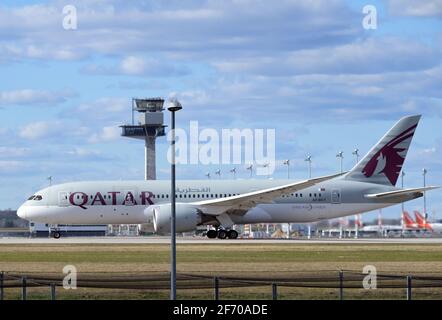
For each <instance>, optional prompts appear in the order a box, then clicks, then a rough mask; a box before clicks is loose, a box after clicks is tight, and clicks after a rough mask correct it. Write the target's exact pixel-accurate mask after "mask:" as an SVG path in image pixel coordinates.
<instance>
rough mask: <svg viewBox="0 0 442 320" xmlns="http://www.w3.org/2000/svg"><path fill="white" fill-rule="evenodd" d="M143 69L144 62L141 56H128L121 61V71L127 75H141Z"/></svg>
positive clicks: (144, 66) (144, 67)
mask: <svg viewBox="0 0 442 320" xmlns="http://www.w3.org/2000/svg"><path fill="white" fill-rule="evenodd" d="M145 69H146V62H145V61H144V59H142V58H138V57H134V56H129V57H126V58H124V60H123V61H122V62H121V71H122V72H123V73H125V74H128V75H141V74H143V73H144V72H145Z"/></svg>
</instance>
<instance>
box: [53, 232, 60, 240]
mask: <svg viewBox="0 0 442 320" xmlns="http://www.w3.org/2000/svg"><path fill="white" fill-rule="evenodd" d="M60 237H61V233H60V232H59V231H55V232H54V239H60Z"/></svg>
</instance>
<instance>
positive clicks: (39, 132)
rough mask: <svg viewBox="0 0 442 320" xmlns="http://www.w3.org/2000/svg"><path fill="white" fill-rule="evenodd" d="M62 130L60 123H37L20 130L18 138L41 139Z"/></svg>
mask: <svg viewBox="0 0 442 320" xmlns="http://www.w3.org/2000/svg"><path fill="white" fill-rule="evenodd" d="M63 128H64V126H63V124H62V123H61V122H60V121H38V122H33V123H30V124H27V125H25V126H23V127H21V128H20V131H19V136H20V137H22V138H25V139H31V140H35V139H41V138H46V137H49V136H53V135H56V134H57V133H59V132H60V131H62V130H63Z"/></svg>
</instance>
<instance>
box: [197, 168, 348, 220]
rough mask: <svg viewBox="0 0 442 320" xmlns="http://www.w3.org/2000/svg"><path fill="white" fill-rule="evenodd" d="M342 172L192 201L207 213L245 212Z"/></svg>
mask: <svg viewBox="0 0 442 320" xmlns="http://www.w3.org/2000/svg"><path fill="white" fill-rule="evenodd" d="M342 174H344V173H339V174H333V175H329V176H323V177H319V178H313V179H308V180H303V181H300V182H295V183H290V184H286V185H282V186H277V187H273V188H268V189H263V190H257V191H252V192H248V193H244V194H241V195H237V196H231V197H226V198H221V199H213V200H203V201H198V202H193V204H194V205H198V206H200V208H201V211H202V212H203V213H204V214H207V215H214V216H217V215H221V214H223V213H233V212H235V213H245V212H246V211H248V210H249V209H251V208H253V207H255V206H256V205H257V204H262V203H272V201H273V199H274V198H277V197H280V196H281V195H283V194H287V193H292V192H296V191H299V190H302V189H305V188H308V187H311V186H313V185H315V184H318V183H321V182H323V181H326V180H330V179H333V178H335V177H338V176H340V175H342Z"/></svg>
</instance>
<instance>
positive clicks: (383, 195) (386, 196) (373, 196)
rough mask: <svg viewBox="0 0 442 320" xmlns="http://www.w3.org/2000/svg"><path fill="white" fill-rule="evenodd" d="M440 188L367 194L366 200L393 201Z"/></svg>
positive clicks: (429, 187)
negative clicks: (400, 197)
mask: <svg viewBox="0 0 442 320" xmlns="http://www.w3.org/2000/svg"><path fill="white" fill-rule="evenodd" d="M437 188H440V187H437V186H428V187H422V188H409V189H400V190H394V191H388V192H381V193H372V194H366V195H365V197H366V198H370V199H391V198H395V197H399V196H406V195H413V194H416V193H423V192H425V191H429V190H433V189H437Z"/></svg>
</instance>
